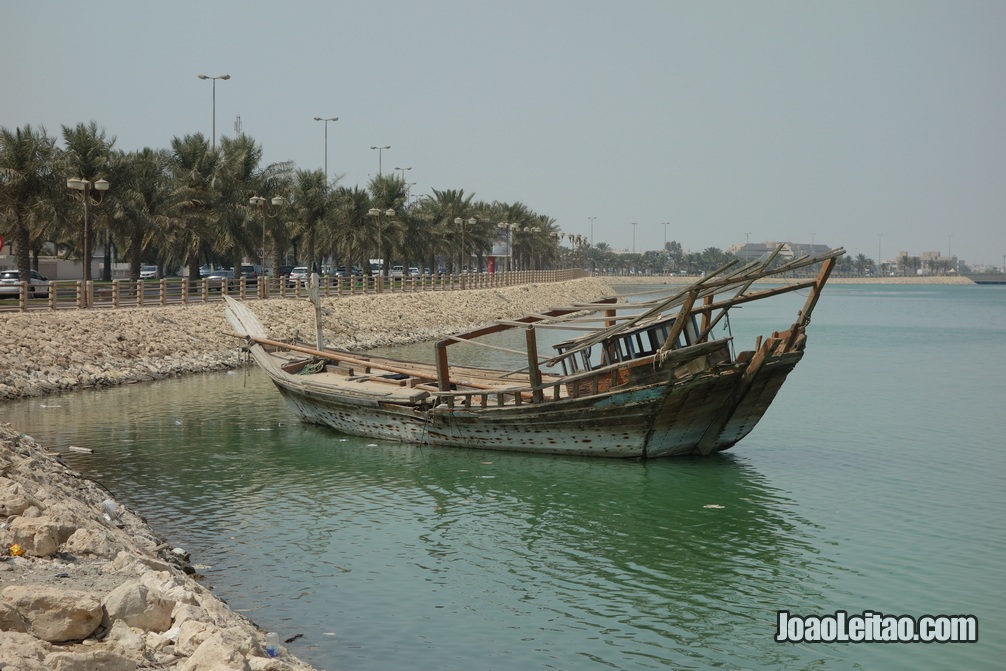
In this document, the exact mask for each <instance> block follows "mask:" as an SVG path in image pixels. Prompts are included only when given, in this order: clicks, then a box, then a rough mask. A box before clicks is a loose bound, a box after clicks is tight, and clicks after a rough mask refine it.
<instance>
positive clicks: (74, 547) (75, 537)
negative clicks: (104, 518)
mask: <svg viewBox="0 0 1006 671" xmlns="http://www.w3.org/2000/svg"><path fill="white" fill-rule="evenodd" d="M122 550H123V547H122V546H121V545H120V544H119V543H116V542H115V541H113V540H112V539H110V538H109V537H108V534H106V533H105V532H104V531H101V530H99V529H77V530H76V531H74V532H73V533H72V534H70V537H69V538H68V539H66V542H65V543H63V552H68V553H70V554H72V555H90V556H92V557H101V558H103V559H111V558H113V557H115V556H116V555H117V554H118V553H119V552H121V551H122Z"/></svg>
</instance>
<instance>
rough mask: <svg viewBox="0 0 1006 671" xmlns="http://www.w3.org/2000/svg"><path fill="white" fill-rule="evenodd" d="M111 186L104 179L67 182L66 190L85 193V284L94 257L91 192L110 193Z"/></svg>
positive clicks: (89, 277)
mask: <svg viewBox="0 0 1006 671" xmlns="http://www.w3.org/2000/svg"><path fill="white" fill-rule="evenodd" d="M109 186H110V185H109V183H108V181H107V180H104V179H99V180H97V181H96V182H91V181H90V180H87V179H81V178H79V177H71V178H70V179H68V180H66V188H68V189H72V190H74V191H83V192H84V244H83V252H82V254H81V262H82V263H83V267H84V272H83V276H84V281H85V282H87V281H88V280H90V279H91V256H92V255H93V252H92V251H91V190H92V189H93V190H94V191H101V192H104V191H108V187H109ZM84 295H85V299H84V300H85V303H86V301H87V298H86V296H87V292H86V291H85V292H84ZM85 307H86V305H85Z"/></svg>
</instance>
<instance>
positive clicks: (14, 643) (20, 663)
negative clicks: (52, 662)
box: [0, 631, 55, 671]
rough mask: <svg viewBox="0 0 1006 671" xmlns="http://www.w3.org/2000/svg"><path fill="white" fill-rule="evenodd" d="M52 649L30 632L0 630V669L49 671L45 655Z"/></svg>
mask: <svg viewBox="0 0 1006 671" xmlns="http://www.w3.org/2000/svg"><path fill="white" fill-rule="evenodd" d="M54 649H55V648H54V647H53V646H52V645H50V644H49V643H46V642H45V641H40V640H38V639H37V638H35V637H34V636H32V635H30V634H22V633H20V632H12V631H0V669H11V671H15V670H16V671H49V667H47V666H46V665H45V657H46V655H48V654H49V653H50V652H52V651H53V650H54Z"/></svg>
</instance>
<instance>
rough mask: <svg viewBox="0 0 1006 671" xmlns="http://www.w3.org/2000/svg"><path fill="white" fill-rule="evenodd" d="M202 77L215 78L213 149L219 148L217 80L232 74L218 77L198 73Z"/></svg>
mask: <svg viewBox="0 0 1006 671" xmlns="http://www.w3.org/2000/svg"><path fill="white" fill-rule="evenodd" d="M196 76H197V77H199V78H200V79H212V80H213V149H216V148H217V80H218V79H223V80H225V81H226V80H228V79H230V78H231V76H230V75H217V76H216V77H210V76H209V75H196Z"/></svg>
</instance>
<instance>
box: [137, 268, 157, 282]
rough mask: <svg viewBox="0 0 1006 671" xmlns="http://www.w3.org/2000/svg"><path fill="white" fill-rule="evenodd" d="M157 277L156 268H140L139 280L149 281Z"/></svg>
mask: <svg viewBox="0 0 1006 671" xmlns="http://www.w3.org/2000/svg"><path fill="white" fill-rule="evenodd" d="M155 277H157V266H140V279H141V280H149V279H153V278H155Z"/></svg>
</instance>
